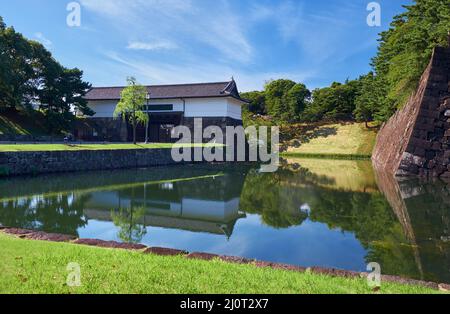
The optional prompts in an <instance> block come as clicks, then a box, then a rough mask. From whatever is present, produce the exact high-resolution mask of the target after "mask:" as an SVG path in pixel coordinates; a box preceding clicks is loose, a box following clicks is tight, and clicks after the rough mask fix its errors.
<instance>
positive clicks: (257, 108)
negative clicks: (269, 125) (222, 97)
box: [241, 91, 266, 114]
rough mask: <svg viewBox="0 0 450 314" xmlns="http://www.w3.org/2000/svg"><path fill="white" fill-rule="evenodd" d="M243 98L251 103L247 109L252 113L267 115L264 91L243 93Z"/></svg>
mask: <svg viewBox="0 0 450 314" xmlns="http://www.w3.org/2000/svg"><path fill="white" fill-rule="evenodd" d="M241 97H242V98H244V99H246V100H248V101H250V103H249V104H248V106H246V107H245V109H246V110H247V111H249V112H251V113H256V114H265V113H266V95H265V93H264V91H262V92H261V91H253V92H247V93H241Z"/></svg>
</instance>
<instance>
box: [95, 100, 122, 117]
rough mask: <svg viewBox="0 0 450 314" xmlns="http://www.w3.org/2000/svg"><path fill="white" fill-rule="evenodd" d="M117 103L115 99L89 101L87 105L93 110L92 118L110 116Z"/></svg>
mask: <svg viewBox="0 0 450 314" xmlns="http://www.w3.org/2000/svg"><path fill="white" fill-rule="evenodd" d="M117 103H118V101H115V100H99V101H89V102H88V106H89V108H91V109H92V110H94V112H95V115H94V116H93V118H112V117H113V113H114V110H115V109H116V106H117Z"/></svg>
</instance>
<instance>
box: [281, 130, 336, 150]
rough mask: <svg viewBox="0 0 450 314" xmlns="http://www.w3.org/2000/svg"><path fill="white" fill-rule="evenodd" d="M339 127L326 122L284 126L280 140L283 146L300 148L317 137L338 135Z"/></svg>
mask: <svg viewBox="0 0 450 314" xmlns="http://www.w3.org/2000/svg"><path fill="white" fill-rule="evenodd" d="M337 131H338V128H337V127H335V126H326V125H324V124H296V125H289V126H284V127H282V131H281V134H280V141H281V143H282V145H283V146H286V147H287V146H293V147H295V148H299V147H300V146H301V145H303V144H306V143H309V142H311V141H312V140H313V139H316V138H327V137H329V136H333V135H337Z"/></svg>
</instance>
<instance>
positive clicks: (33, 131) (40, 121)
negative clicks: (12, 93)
mask: <svg viewBox="0 0 450 314" xmlns="http://www.w3.org/2000/svg"><path fill="white" fill-rule="evenodd" d="M47 135H49V134H48V132H47V131H46V129H45V120H44V117H43V116H42V115H41V114H39V113H38V112H36V113H33V114H32V115H30V114H28V113H26V112H23V111H16V110H9V111H6V112H1V113H0V140H8V139H9V138H14V137H20V136H25V137H28V136H30V137H39V136H47Z"/></svg>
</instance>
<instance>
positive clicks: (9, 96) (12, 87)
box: [0, 18, 37, 110]
mask: <svg viewBox="0 0 450 314" xmlns="http://www.w3.org/2000/svg"><path fill="white" fill-rule="evenodd" d="M34 60H35V58H34V55H33V48H32V45H31V43H30V42H29V41H28V40H27V39H25V38H24V37H23V36H22V35H21V34H19V33H17V32H16V31H15V30H14V28H13V27H6V25H5V23H4V22H3V19H1V18H0V109H3V110H5V109H10V108H17V107H20V106H22V105H23V104H27V103H30V102H31V101H32V100H33V94H32V91H33V88H32V87H33V85H34V83H36V82H37V80H36V75H35V73H34V68H33V62H34Z"/></svg>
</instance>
